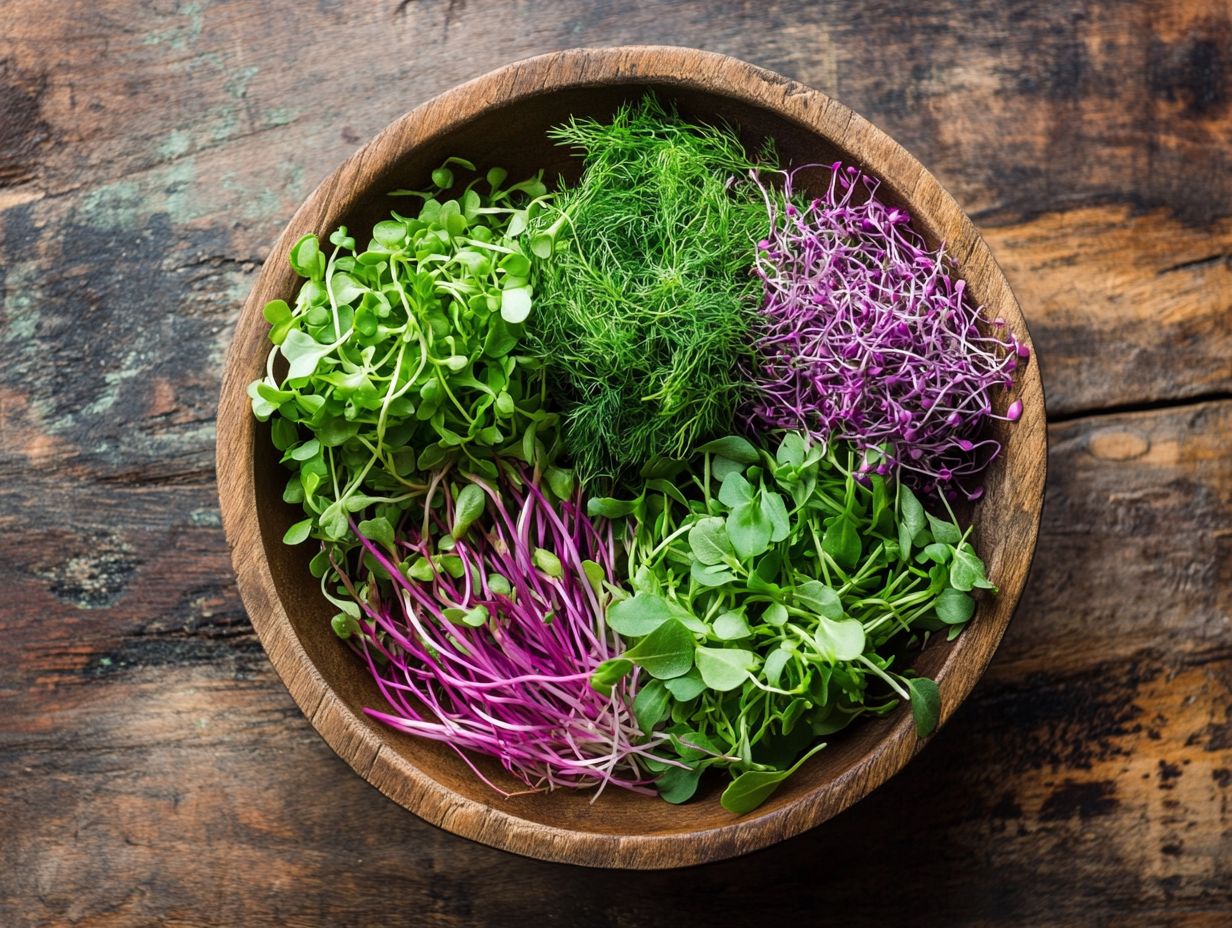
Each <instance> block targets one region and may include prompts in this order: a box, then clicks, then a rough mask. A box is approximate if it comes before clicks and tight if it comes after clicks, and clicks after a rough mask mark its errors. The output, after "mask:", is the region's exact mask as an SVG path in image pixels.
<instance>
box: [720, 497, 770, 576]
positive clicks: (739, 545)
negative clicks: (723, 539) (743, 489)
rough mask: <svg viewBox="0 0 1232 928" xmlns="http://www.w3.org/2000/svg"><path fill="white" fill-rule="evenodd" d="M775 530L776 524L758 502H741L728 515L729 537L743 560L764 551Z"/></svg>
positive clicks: (738, 555) (768, 545) (737, 554)
mask: <svg viewBox="0 0 1232 928" xmlns="http://www.w3.org/2000/svg"><path fill="white" fill-rule="evenodd" d="M773 532H774V526H773V525H772V524H771V522H770V520H769V519H768V518H766V515H765V513H763V512H762V511H761V506H759V505H758V504H757V503H752V502H749V503H741V504H740V505H739V506H737V507H736V508H735V509H733V510H732V511H731V513H730V514H729V515H728V517H727V537H728V538H730V539H731V544H732V547H733V548H734V549H735V551H736V556H737V557H738V558H740V560H742V561H747V560H750V559H752V558H755V557H757V556H758V555H759V554H762V553H764V552H765V551H766V549H767V548H769V547H770V536H771V535H772V534H773Z"/></svg>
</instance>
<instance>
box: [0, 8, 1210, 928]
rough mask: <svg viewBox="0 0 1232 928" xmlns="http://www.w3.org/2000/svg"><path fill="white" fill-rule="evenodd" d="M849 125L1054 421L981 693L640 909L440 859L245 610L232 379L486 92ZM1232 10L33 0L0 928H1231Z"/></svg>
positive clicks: (16, 265)
mask: <svg viewBox="0 0 1232 928" xmlns="http://www.w3.org/2000/svg"><path fill="white" fill-rule="evenodd" d="M647 41H651V42H657V43H673V44H681V45H693V46H698V47H702V48H707V49H712V50H716V51H722V52H727V53H730V54H733V55H737V56H739V57H742V58H745V59H747V60H749V61H752V62H755V63H757V64H761V65H764V66H767V67H769V68H772V69H774V70H777V71H780V72H782V73H784V74H787V75H789V76H791V77H794V78H796V79H798V80H801V81H803V82H806V83H809V84H812V85H814V86H816V87H818V88H820V89H822V90H825V91H827V92H829V93H831V94H833V95H834V96H837V97H838V98H839V99H841V100H842V101H843V102H845V103H847V104H849V105H850V106H852V107H854V108H855V109H856V110H857V111H859V112H861V113H862V114H864V115H865V116H867V117H869V118H870V119H871V120H873V121H874V122H876V123H877V124H879V125H880V126H881V127H882V128H884V129H886V130H887V131H888V132H889V133H890V134H891V135H893V136H894V137H895V138H897V139H898V140H899V141H901V142H902V143H904V144H905V145H906V146H907V147H908V148H909V149H911V150H912V151H913V152H914V153H915V154H916V155H917V156H918V157H919V158H920V159H921V160H922V161H923V162H924V163H925V164H926V165H927V166H928V167H930V168H931V169H932V170H933V171H934V172H935V173H936V174H937V176H938V177H939V178H940V180H941V181H942V182H943V183H944V184H945V185H946V186H947V187H948V188H949V189H950V190H951V191H952V192H953V193H954V195H955V196H956V197H957V198H958V200H959V202H960V203H962V204H963V205H964V207H965V208H966V209H967V210H968V211H969V212H970V214H971V215H972V217H973V218H974V219H975V221H976V222H977V224H978V225H979V226H980V227H981V229H982V230H983V231H984V233H985V234H986V236H987V238H988V240H989V242H990V244H991V245H992V247H993V250H994V252H995V253H996V255H997V257H998V259H999V260H1000V261H1001V262H1002V264H1003V266H1004V267H1005V269H1006V271H1007V273H1008V275H1009V278H1010V280H1011V283H1012V284H1013V285H1014V288H1015V290H1016V292H1017V294H1018V296H1019V298H1020V300H1021V302H1022V305H1023V308H1024V310H1025V311H1026V313H1027V316H1028V318H1029V320H1030V322H1031V325H1032V332H1033V334H1034V336H1035V339H1036V343H1037V345H1038V347H1039V362H1040V364H1041V366H1042V370H1043V374H1044V379H1045V385H1046V389H1047V391H1048V410H1049V415H1050V418H1051V422H1052V426H1051V429H1050V438H1051V461H1050V464H1049V473H1050V477H1049V484H1048V500H1047V508H1046V511H1045V515H1044V524H1043V531H1042V536H1041V540H1040V546H1039V552H1038V555H1037V557H1036V560H1035V567H1034V572H1033V575H1032V579H1031V582H1030V585H1029V588H1028V592H1027V594H1026V596H1025V598H1024V600H1023V602H1022V604H1021V606H1020V608H1019V610H1018V615H1017V617H1016V619H1015V621H1014V622H1013V624H1012V625H1011V627H1010V631H1009V634H1008V636H1007V637H1006V639H1005V642H1004V644H1003V645H1002V646H1001V649H1000V651H999V653H998V656H997V658H996V660H995V662H994V664H993V666H992V667H991V669H990V671H989V673H988V674H987V676H986V677H985V679H984V681H983V682H982V683H981V684H980V685H979V686H978V687H977V689H976V691H975V693H974V694H973V696H972V698H971V699H970V701H969V702H968V703H967V704H966V705H965V706H964V707H963V708H962V709H961V710H960V711H959V712H958V714H957V715H956V716H955V717H954V719H953V720H952V722H951V723H950V724H949V725H948V726H947V727H946V728H945V730H944V731H942V732H941V733H940V734H939V735H938V736H937V737H936V739H935V740H934V742H933V743H932V744H931V745H930V746H929V747H928V749H927V750H926V751H925V752H924V754H923V755H922V756H921V757H920V758H919V759H918V760H916V761H915V762H913V763H912V764H911V765H910V766H909V767H908V768H907V769H906V770H905V771H904V772H903V773H902V774H900V775H899V776H898V777H897V778H896V779H894V780H893V781H891V783H889V784H888V785H886V786H885V787H883V788H882V789H880V790H879V791H878V792H877V793H875V794H874V795H873V796H872V797H871V798H869V799H867V800H865V801H864V802H862V803H860V804H859V805H857V806H856V807H855V808H853V809H852V810H850V811H849V812H847V813H845V814H843V815H842V816H840V817H839V818H838V819H836V820H834V821H832V822H830V823H828V824H826V825H824V826H822V827H821V828H819V829H817V830H815V831H813V832H811V833H809V834H807V835H805V836H803V837H801V838H798V839H795V840H792V841H789V842H787V843H785V844H783V845H780V846H778V847H775V848H772V849H770V850H767V851H764V852H761V853H758V854H755V855H753V856H750V857H748V858H745V859H742V860H736V861H731V862H727V863H722V864H717V865H712V866H707V867H703V868H698V869H693V870H689V871H682V872H668V873H649V874H635V875H628V874H623V873H616V872H598V871H586V870H580V869H572V868H568V867H564V866H559V865H552V864H545V863H539V862H535V861H530V860H524V859H520V858H515V857H512V856H509V855H506V854H503V853H501V852H498V851H494V850H490V849H488V848H485V847H481V846H478V845H474V844H471V843H468V842H466V841H463V840H461V839H458V838H454V837H452V836H450V835H448V834H445V833H443V832H440V831H437V830H436V829H434V828H432V827H430V826H428V825H425V824H423V823H422V822H420V821H419V820H417V819H416V818H415V817H413V816H412V815H410V814H408V813H406V812H404V811H403V810H401V809H400V808H398V807H396V806H395V805H393V804H392V803H391V802H389V801H387V800H385V799H384V798H382V797H381V796H380V795H379V794H378V793H377V792H376V791H375V790H374V789H372V788H371V787H369V786H367V785H366V784H365V783H364V782H363V781H362V780H361V779H360V778H359V777H357V776H356V775H355V774H353V773H352V772H351V771H350V770H349V769H348V768H347V767H346V766H345V765H344V764H343V763H342V762H341V761H339V760H338V759H337V758H336V757H335V756H334V755H333V754H332V753H331V752H330V751H329V749H328V748H327V747H326V746H325V745H324V744H323V743H322V742H321V741H320V740H319V739H318V737H317V736H316V735H315V734H314V733H313V731H312V729H311V728H310V726H309V725H308V723H307V722H306V721H305V720H304V718H303V717H302V716H301V715H300V713H299V711H298V710H297V709H296V708H295V707H294V705H293V704H292V703H291V700H290V698H289V697H288V695H287V693H286V691H285V690H284V689H283V687H282V685H281V684H280V683H279V681H278V680H277V679H276V678H275V676H274V674H273V672H272V671H271V669H270V666H269V664H268V663H267V661H266V659H265V657H264V654H263V652H262V651H261V648H260V646H259V645H258V643H257V640H256V638H255V637H254V635H253V633H252V629H251V627H250V625H249V623H248V620H247V618H246V617H245V615H244V613H243V611H242V609H241V607H240V604H239V600H238V597H237V595H236V592H235V588H234V586H233V584H232V580H231V573H230V566H229V564H228V556H227V550H226V545H225V543H224V540H223V535H222V530H221V528H220V527H219V518H218V505H217V499H216V496H215V485H214V479H213V455H214V449H213V438H214V429H213V418H212V417H213V412H214V404H215V401H216V397H217V388H218V376H219V371H220V365H221V360H222V355H223V351H224V348H225V346H226V344H227V340H228V338H229V336H230V332H231V328H232V324H233V323H234V320H235V318H236V314H237V312H238V309H239V307H240V304H241V302H242V299H243V297H244V295H245V293H246V292H247V289H248V287H249V285H250V283H251V281H252V279H253V277H254V271H255V268H256V267H257V265H258V263H259V262H260V261H261V260H262V259H263V258H264V257H265V254H266V249H267V248H268V246H269V243H270V242H271V241H272V240H273V238H274V237H275V235H276V234H277V232H278V231H279V229H280V227H281V226H282V224H283V223H284V222H285V221H286V219H287V217H288V216H289V215H290V213H291V212H292V210H293V208H294V207H295V205H296V204H297V203H298V202H299V201H300V200H301V199H302V198H303V197H304V196H305V195H306V194H307V193H308V192H309V190H310V189H311V188H312V187H313V185H314V184H315V183H316V181H317V180H318V179H320V178H321V177H322V176H324V175H325V174H326V173H327V172H328V171H329V170H331V169H332V168H333V167H334V166H335V165H336V164H337V163H338V162H339V161H340V160H341V159H342V158H343V157H344V156H346V155H347V154H348V153H350V152H351V151H352V150H353V149H354V148H355V147H356V145H357V144H358V143H359V142H360V141H361V140H364V139H366V138H368V137H369V136H371V135H372V134H373V133H374V132H375V131H376V130H378V129H379V128H380V127H381V126H383V125H385V124H386V123H387V122H388V121H390V120H391V119H392V118H393V117H394V116H396V115H398V114H399V113H400V112H402V111H403V110H405V109H407V108H409V107H410V106H412V105H413V104H415V103H417V102H419V101H421V100H423V99H425V98H426V97H428V96H430V95H432V94H434V93H436V92H438V91H441V90H443V89H445V88H447V87H449V86H451V85H453V84H455V83H458V82H460V81H462V80H464V79H465V78H468V77H471V76H474V75H476V74H479V73H481V72H483V71H486V70H488V69H490V68H492V67H494V66H496V65H499V64H501V63H504V62H507V61H510V60H512V59H516V58H520V57H524V56H527V55H530V54H533V53H536V52H540V51H546V50H551V49H557V48H564V47H569V46H575V45H585V44H627V43H635V42H647ZM1230 251H1232V9H1230V8H1229V6H1228V4H1227V0H1210V2H1205V3H1204V2H1201V0H1191V2H1187V3H1182V4H1169V3H1148V2H1136V3H1131V4H1115V3H1089V4H1082V5H1072V4H1066V3H1059V2H1045V3H1013V4H1006V3H1002V2H998V0H981V2H978V3H974V4H963V3H959V2H956V0H939V2H935V3H931V4H921V3H915V2H903V3H898V4H893V3H835V2H827V3H819V4H798V3H791V2H778V0H775V2H770V0H748V2H743V3H741V2H718V0H712V2H703V0H677V2H624V3H614V2H613V3H605V2H599V0H595V2H583V0H519V2H516V3H511V2H504V3H502V2H498V0H402V2H400V3H399V2H394V0H388V2H385V0H382V2H379V3H363V4H361V3H351V4H347V3H329V2H321V3H317V4H304V3H290V2H283V0H279V2H268V3H262V4H257V3H242V2H172V0H154V2H142V3H139V2H135V0H102V2H98V3H84V2H79V0H74V2H64V3H59V4H48V3H40V2H36V0H0V297H2V302H0V346H2V353H0V359H2V360H0V477H2V478H3V479H0V501H2V502H0V588H2V589H3V590H4V592H5V596H4V599H3V601H2V602H3V605H0V630H2V632H3V636H2V637H0V642H2V644H0V647H2V648H3V653H2V657H3V660H0V817H2V822H3V824H0V924H4V925H21V924H40V925H41V924H57V925H58V924H81V925H144V924H149V925H155V924H183V925H204V924H227V925H266V924H269V925H325V924H394V923H400V922H403V921H405V922H406V923H408V924H416V925H423V926H438V925H439V926H446V925H459V926H460V925H481V924H487V923H495V922H497V921H500V922H501V923H503V924H508V925H532V924H533V925H575V924H585V925H610V926H618V925H619V926H651V928H653V926H668V925H671V926H687V925H735V924H767V925H772V924H777V923H788V924H814V923H821V922H823V921H828V920H831V919H833V920H836V921H840V920H841V921H843V922H844V923H846V924H853V925H854V924H863V923H866V922H867V923H876V924H914V925H945V926H951V925H965V924H983V925H991V924H1038V925H1087V924H1091V925H1103V924H1117V925H1227V924H1229V920H1230V919H1232V625H1230V615H1229V613H1230V608H1232V595H1230V592H1229V591H1230V589H1232V456H1230V454H1229V452H1232V258H1230V257H1229V252H1230Z"/></svg>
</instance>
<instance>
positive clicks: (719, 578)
mask: <svg viewBox="0 0 1232 928" xmlns="http://www.w3.org/2000/svg"><path fill="white" fill-rule="evenodd" d="M689 576H691V577H692V578H693V579H694V580H696V581H697V582H698V583H699V584H701V585H702V586H705V587H717V586H723V585H724V584H725V583H731V582H732V581H733V580H735V579H736V575H735V574H733V573H732V572H731V571H730V570H728V569H727V567H726V566H724V565H723V564H703V563H702V562H701V561H694V562H693V563H692V564H691V565H690V566H689Z"/></svg>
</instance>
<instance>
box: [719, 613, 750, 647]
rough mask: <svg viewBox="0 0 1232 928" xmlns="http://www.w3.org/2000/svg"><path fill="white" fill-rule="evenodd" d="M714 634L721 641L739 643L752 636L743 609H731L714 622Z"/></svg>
mask: <svg viewBox="0 0 1232 928" xmlns="http://www.w3.org/2000/svg"><path fill="white" fill-rule="evenodd" d="M714 634H715V636H716V637H717V638H719V639H720V640H721V641H739V640H740V639H742V638H748V637H749V636H750V635H752V634H753V632H752V630H751V629H750V628H749V623H748V621H747V620H746V619H745V617H744V610H743V609H731V610H729V611H727V612H724V613H723V614H722V615H720V616H719V617H718V618H717V619H715V620H714Z"/></svg>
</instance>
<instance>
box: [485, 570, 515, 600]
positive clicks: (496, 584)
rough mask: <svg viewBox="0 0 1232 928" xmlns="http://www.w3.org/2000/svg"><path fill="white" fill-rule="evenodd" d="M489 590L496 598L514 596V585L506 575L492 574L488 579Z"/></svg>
mask: <svg viewBox="0 0 1232 928" xmlns="http://www.w3.org/2000/svg"><path fill="white" fill-rule="evenodd" d="M487 582H488V589H489V590H490V591H491V592H492V593H493V595H495V596H512V595H513V584H512V583H510V582H509V578H508V577H506V576H505V575H504V574H498V573H495V572H494V573H490V574H488V578H487Z"/></svg>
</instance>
